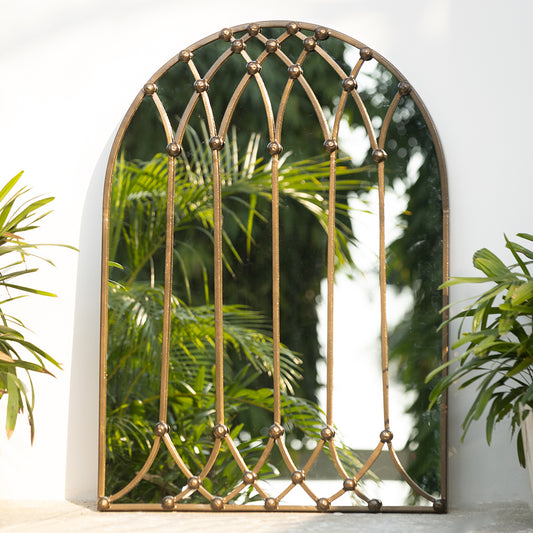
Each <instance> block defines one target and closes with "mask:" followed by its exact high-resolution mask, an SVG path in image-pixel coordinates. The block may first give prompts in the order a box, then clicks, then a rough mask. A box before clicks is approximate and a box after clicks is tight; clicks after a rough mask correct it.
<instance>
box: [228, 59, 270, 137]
mask: <svg viewBox="0 0 533 533" xmlns="http://www.w3.org/2000/svg"><path fill="white" fill-rule="evenodd" d="M241 55H242V56H243V57H244V58H245V59H246V60H247V61H248V62H250V61H251V58H250V56H249V55H248V54H246V53H245V52H243V53H242V54H241ZM267 56H268V53H267V52H266V51H265V52H262V53H261V55H260V56H259V57H258V58H257V62H258V63H259V64H262V63H263V61H264V60H265V58H266V57H267ZM251 78H254V79H255V81H256V83H257V86H258V88H259V91H260V93H261V98H262V99H263V105H264V108H265V113H266V119H267V125H268V135H269V139H270V140H271V141H273V140H274V111H273V110H272V103H271V101H270V97H269V96H268V91H267V89H266V86H265V82H264V80H263V78H262V77H261V74H260V73H259V72H258V73H256V74H245V75H244V76H243V77H242V79H241V81H240V82H239V85H238V86H237V87H236V88H235V91H233V94H232V95H231V98H230V101H229V102H228V105H227V107H226V111H225V112H224V116H223V117H222V122H221V123H220V128H219V135H220V137H221V138H222V139H225V137H226V135H227V132H228V128H229V125H230V122H231V119H232V118H233V114H234V113H235V108H236V107H237V103H238V101H239V99H240V98H241V96H242V93H243V92H244V89H246V87H247V85H248V83H249V82H250V80H251Z"/></svg>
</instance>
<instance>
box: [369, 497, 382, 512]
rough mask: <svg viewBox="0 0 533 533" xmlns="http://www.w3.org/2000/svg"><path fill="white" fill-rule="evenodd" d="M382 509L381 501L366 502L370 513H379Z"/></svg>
mask: <svg viewBox="0 0 533 533" xmlns="http://www.w3.org/2000/svg"><path fill="white" fill-rule="evenodd" d="M382 507H383V504H382V503H381V500H376V499H374V500H370V501H369V502H368V510H369V511H370V512H371V513H379V512H380V511H381V509H382Z"/></svg>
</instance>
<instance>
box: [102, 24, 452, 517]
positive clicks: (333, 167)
mask: <svg viewBox="0 0 533 533" xmlns="http://www.w3.org/2000/svg"><path fill="white" fill-rule="evenodd" d="M264 28H270V29H278V30H279V35H278V36H277V37H276V38H267V36H265V35H263V33H262V29H264ZM328 38H336V39H340V40H342V41H343V42H345V43H346V45H347V46H351V47H353V48H354V49H355V50H357V51H358V58H357V60H356V62H355V64H354V65H353V68H352V70H351V71H350V72H345V71H343V69H342V68H341V67H340V66H339V64H338V63H337V62H336V61H335V60H334V59H333V58H332V57H331V56H330V55H329V54H328V52H327V51H326V50H325V48H324V47H323V46H322V43H323V42H324V41H326V40H327V39H328ZM288 39H297V40H299V41H300V42H301V52H300V54H299V56H298V57H297V58H296V59H294V58H290V57H288V56H287V55H286V54H285V53H284V51H283V48H284V43H285V41H287V40H288ZM215 41H219V42H221V43H226V45H227V46H226V47H225V50H224V51H222V53H221V54H220V55H219V57H218V58H216V60H215V61H214V62H213V63H212V66H211V67H210V68H209V69H208V70H207V71H206V72H202V73H201V72H199V71H198V68H197V66H196V64H195V58H194V56H195V54H196V52H197V51H198V50H200V49H201V48H202V47H203V46H205V45H206V44H208V43H212V42H215ZM252 41H256V42H259V43H261V46H262V48H263V51H262V52H261V53H260V54H259V55H258V56H257V57H251V56H250V55H249V54H248V51H247V47H248V46H247V45H248V44H249V43H250V42H252ZM311 54H318V55H319V56H320V58H321V59H322V60H323V61H324V62H326V63H327V64H328V65H329V66H330V67H331V72H332V80H331V83H332V84H335V85H336V86H338V87H339V93H338V104H337V109H336V112H335V114H334V116H333V117H327V116H326V114H325V112H324V110H323V109H322V107H321V105H320V102H319V99H318V97H317V95H316V94H315V93H314V91H313V86H312V83H313V80H312V79H307V78H306V75H305V71H306V61H307V60H308V58H309V56H310V55H311ZM232 56H240V57H241V58H242V77H241V78H240V80H238V81H237V84H236V88H235V90H234V92H233V94H232V96H231V99H230V100H229V101H228V102H227V105H226V108H225V111H224V113H223V115H222V118H221V120H219V122H218V123H217V120H216V118H215V113H214V111H213V108H212V103H211V101H210V92H209V87H210V85H212V84H214V82H215V81H216V79H217V78H216V77H217V72H218V71H219V69H220V68H221V66H222V65H224V63H225V62H226V61H228V60H229V58H231V57H232ZM273 56H275V58H276V59H277V60H278V61H281V62H282V63H284V65H285V66H286V71H287V80H286V84H285V87H284V90H283V93H282V96H281V99H280V102H279V106H278V108H277V110H275V109H273V105H272V103H271V99H270V97H269V90H268V87H267V84H266V83H265V80H264V79H263V76H262V67H263V65H264V64H265V63H266V62H267V61H270V60H272V59H273ZM369 61H378V62H379V63H380V64H382V65H384V66H385V67H387V68H388V69H389V70H391V71H392V72H393V73H394V75H395V76H396V78H397V79H398V80H399V83H398V85H397V92H396V95H395V96H394V98H393V99H392V101H391V102H390V104H389V107H388V109H387V111H386V114H385V117H384V120H383V122H382V124H381V128H380V131H379V134H376V130H375V128H374V126H373V123H372V120H371V118H370V116H369V113H368V111H367V109H366V107H365V104H364V102H363V101H362V99H361V97H360V96H359V93H358V75H359V73H360V71H361V69H362V67H363V65H364V64H365V62H369ZM177 63H184V64H186V65H187V67H188V68H189V70H190V73H191V74H192V76H193V78H194V83H193V92H192V95H191V97H190V100H189V102H188V105H187V106H186V109H185V110H184V112H183V114H182V115H181V117H180V118H179V123H178V125H177V127H176V128H174V127H173V126H172V124H171V119H170V118H169V115H168V112H167V110H166V108H165V105H164V103H163V99H162V98H161V97H160V96H159V94H158V86H157V82H158V79H159V78H160V77H161V76H162V75H163V74H164V73H165V72H166V71H167V70H168V69H169V68H171V67H172V66H173V65H175V64H177ZM250 84H256V86H257V88H258V90H259V92H260V95H261V99H262V106H263V109H264V114H265V120H266V127H267V130H268V137H269V138H268V146H267V150H268V153H269V154H270V156H271V163H270V168H271V197H272V213H271V228H272V309H273V314H272V317H273V323H272V337H273V350H274V353H273V373H272V387H273V402H274V404H273V419H272V425H271V426H270V429H269V434H268V437H267V440H266V445H265V446H264V450H263V452H262V454H261V456H260V458H259V460H258V461H257V462H256V463H255V464H247V463H246V461H245V459H244V458H243V456H242V455H241V453H240V452H239V449H238V447H237V445H236V443H235V441H234V439H233V438H232V436H231V434H230V428H228V427H227V426H226V418H225V413H224V374H223V368H224V365H223V359H224V353H223V351H224V348H223V347H224V342H223V336H224V323H223V320H224V317H223V303H224V302H223V300H224V297H223V268H224V266H223V261H222V253H223V252H222V248H223V240H224V235H223V220H222V218H223V217H222V210H223V201H222V194H221V177H220V164H221V163H220V153H221V150H223V148H224V145H225V142H226V139H227V137H228V132H229V131H230V127H231V124H232V121H233V119H234V115H235V113H236V112H237V111H236V110H237V107H238V103H239V100H240V98H241V96H242V94H243V93H244V91H245V90H246V88H247V87H248V86H249V85H250ZM296 84H299V85H300V87H301V88H302V89H303V91H304V92H305V95H306V96H307V98H308V100H309V102H310V103H311V105H312V107H313V110H314V112H315V114H316V119H317V123H318V125H319V128H320V129H321V132H322V136H323V148H324V150H325V153H326V154H327V155H326V157H328V158H329V196H328V197H329V207H328V211H329V213H330V214H332V213H333V214H334V213H335V202H336V176H337V161H338V157H339V154H338V141H339V130H340V127H341V122H342V119H343V116H344V112H345V108H346V105H347V102H348V101H350V100H353V102H355V105H356V107H357V109H358V111H359V113H360V116H361V117H362V121H363V123H364V127H365V130H366V134H367V136H368V140H369V143H370V149H371V154H372V158H373V160H374V161H375V163H376V165H377V175H378V194H379V228H380V232H379V280H380V300H381V364H382V389H383V429H382V431H381V433H380V434H379V435H376V445H375V448H374V450H373V451H372V453H371V455H370V457H369V458H368V460H366V462H365V463H364V464H363V465H362V466H361V467H359V468H355V467H354V465H345V464H343V463H342V462H341V460H340V459H339V456H338V453H337V447H336V432H335V421H334V419H333V361H334V346H333V309H334V294H335V288H334V282H335V231H336V228H335V223H336V222H335V216H329V217H328V225H327V234H328V246H327V346H326V360H327V402H326V408H325V416H326V420H325V422H326V423H325V425H324V427H323V428H322V430H321V431H320V434H319V435H317V436H316V446H315V448H314V450H313V451H312V453H311V455H310V457H309V459H308V460H307V461H306V463H305V464H302V465H298V464H296V463H295V461H294V460H293V458H292V456H291V452H290V450H289V449H288V447H287V446H286V443H285V438H284V437H285V435H284V434H285V431H286V430H285V428H284V425H283V412H282V395H281V387H280V261H279V256H280V241H279V232H280V228H279V224H280V222H279V210H280V205H279V179H280V174H279V165H280V157H281V154H282V152H283V140H284V138H283V126H284V118H285V116H286V110H287V106H288V105H289V102H290V96H291V94H292V92H293V89H294V87H295V85H296ZM406 98H411V99H413V100H414V102H415V104H416V105H417V107H418V109H419V110H420V111H421V113H422V115H423V116H424V118H425V120H426V124H427V127H428V129H429V132H430V134H431V136H432V138H433V143H434V146H435V149H436V152H437V159H438V163H439V171H440V175H441V180H442V184H443V205H444V206H446V203H447V199H446V194H445V183H446V182H445V168H444V162H443V157H442V152H441V149H440V144H439V141H438V136H437V134H436V131H435V129H434V127H433V124H432V122H431V119H430V118H429V115H428V114H427V112H426V110H425V107H424V106H423V104H422V102H421V100H420V98H419V97H418V95H417V93H416V92H415V91H414V89H413V88H412V87H411V85H410V84H409V83H408V82H407V81H406V80H405V79H404V78H403V77H402V76H401V74H399V73H398V72H397V71H396V70H395V69H394V67H392V65H390V64H389V63H388V62H387V61H386V60H385V59H383V58H382V57H381V56H380V55H379V54H377V53H376V52H374V51H373V50H371V49H370V48H368V47H366V46H364V45H362V44H361V43H359V42H357V41H355V40H353V39H350V38H348V37H346V36H344V35H342V34H339V33H337V32H334V31H332V30H329V29H327V28H324V27H315V26H313V25H309V24H303V23H295V22H290V23H285V22H269V23H261V24H250V25H248V26H238V27H235V28H232V29H224V30H222V31H221V32H220V33H219V34H218V35H212V36H210V37H208V38H206V39H204V40H202V41H199V42H198V43H196V44H195V45H193V46H191V47H190V48H188V49H186V50H183V51H181V52H180V53H179V55H178V56H177V57H175V58H174V59H173V60H172V61H170V62H169V63H168V64H167V65H165V66H164V67H162V68H161V69H160V70H159V71H158V72H157V73H156V74H155V75H154V76H153V77H152V78H151V79H150V80H149V81H148V83H146V85H145V86H144V88H143V90H142V91H141V92H140V93H139V95H138V96H137V98H136V99H135V101H134V103H133V104H132V106H131V108H130V110H129V111H128V114H127V116H126V118H125V119H124V122H123V124H122V126H121V128H120V131H119V133H118V135H117V138H116V140H115V144H114V146H113V149H112V153H111V157H110V162H109V165H108V172H107V181H106V189H105V204H104V245H103V269H102V277H103V290H102V346H101V354H102V356H101V376H102V386H101V395H100V405H101V414H100V464H99V501H98V507H99V509H100V510H108V509H117V510H118V509H139V508H142V509H164V510H210V509H211V510H214V511H222V510H235V509H239V510H267V511H275V510H306V511H317V510H318V511H323V512H324V511H358V510H369V511H371V512H377V511H380V510H394V509H395V508H394V507H387V506H386V502H385V506H383V507H382V503H381V502H380V501H379V500H378V499H375V498H372V496H371V495H367V494H366V493H365V491H364V490H363V489H362V488H361V485H360V482H361V480H362V479H363V477H364V476H365V475H366V474H367V473H368V471H369V470H370V469H371V467H372V465H373V464H374V462H375V461H376V459H377V458H378V456H379V455H380V454H381V452H382V451H383V450H388V453H389V454H390V457H391V459H392V461H393V463H394V465H395V467H396V469H397V470H398V471H399V472H400V474H401V476H402V477H403V479H404V480H405V481H406V483H408V484H409V485H410V487H411V488H412V489H413V490H414V491H415V492H416V493H417V494H418V495H420V496H421V497H423V498H425V499H427V500H428V501H429V502H432V503H433V506H432V507H417V508H416V509H417V510H431V509H433V510H435V511H437V512H443V511H444V510H445V494H446V482H445V475H444V476H443V478H442V485H441V488H442V496H441V497H438V498H437V497H435V496H433V495H431V494H428V493H427V492H425V491H424V490H423V489H422V488H420V487H419V486H418V485H417V483H416V482H415V481H413V480H412V479H411V478H410V477H409V475H408V474H407V472H406V470H405V468H404V466H403V465H402V464H401V461H400V459H399V457H398V454H397V452H396V450H395V448H394V445H393V433H392V431H391V423H390V420H389V392H388V391H389V360H388V333H387V314H386V313H387V311H386V296H387V292H386V283H387V280H386V245H385V229H384V228H385V220H384V217H385V189H386V184H385V168H386V164H387V157H388V156H387V152H386V151H385V147H386V141H387V134H388V130H389V126H390V124H391V121H392V119H393V115H394V113H395V110H396V109H397V107H398V105H399V103H400V101H401V100H402V99H406ZM149 99H151V100H152V101H153V104H154V105H155V106H156V108H157V112H158V114H159V117H160V119H161V124H162V127H163V129H164V133H165V137H166V142H167V147H166V150H167V154H168V181H167V185H168V188H167V197H166V201H167V210H166V233H167V238H166V252H165V275H164V286H165V293H164V304H163V305H164V315H163V332H162V354H161V381H160V399H159V422H157V424H156V426H155V430H154V436H153V443H152V445H151V452H150V453H149V455H148V456H147V457H146V461H145V463H144V466H143V467H142V469H141V470H139V471H137V472H132V477H131V481H130V482H129V483H128V484H127V485H126V486H124V487H123V488H122V489H121V490H119V491H118V492H116V493H114V494H110V495H107V494H105V442H106V440H105V431H106V377H107V374H106V353H107V345H106V343H107V338H108V335H107V328H108V324H107V318H106V317H107V305H108V303H107V277H108V261H109V255H108V245H109V244H108V243H109V210H110V205H109V198H110V188H111V186H112V175H113V169H114V165H115V160H116V158H117V154H118V151H119V147H120V142H121V140H122V138H123V136H124V132H125V130H126V128H127V127H128V124H129V123H130V121H131V118H132V116H133V114H134V113H135V111H136V109H137V108H138V107H139V105H140V103H141V101H143V100H144V101H145V102H146V101H147V100H149ZM198 109H203V113H204V115H205V120H206V123H207V129H208V133H209V146H210V148H211V153H212V168H213V176H212V183H213V212H214V215H213V218H214V232H213V243H214V258H215V260H214V309H215V316H214V322H215V353H216V377H215V389H216V424H215V425H214V427H213V429H212V434H213V439H214V441H213V447H212V451H211V454H210V456H209V457H208V459H207V461H206V462H205V464H204V465H203V468H201V469H199V470H197V471H193V470H192V469H191V468H190V467H189V466H188V465H187V464H186V462H185V461H184V460H183V458H182V456H181V455H180V450H179V446H177V445H176V444H175V443H174V442H173V440H172V438H171V435H170V432H169V424H168V420H167V408H168V397H169V372H170V370H169V357H170V356H169V354H170V350H171V346H170V343H171V340H170V339H171V331H170V329H171V309H172V305H173V304H172V286H173V250H174V240H173V236H174V212H175V209H174V199H175V189H174V187H175V178H174V176H175V168H176V161H177V160H178V159H179V158H180V157H181V154H182V150H183V144H184V142H186V139H185V137H186V129H187V126H188V124H189V122H190V120H191V117H192V116H193V113H195V112H196V111H198ZM444 211H445V216H444V232H445V238H444V240H445V243H446V241H447V239H446V233H447V220H446V208H445V209H444ZM445 248H446V247H445ZM444 256H445V257H444V275H445V276H446V268H447V260H446V250H445V253H444ZM443 345H444V346H445V345H446V339H444V341H443ZM443 352H445V350H443ZM444 411H445V409H443V412H444ZM443 416H444V415H443ZM442 433H443V442H444V446H445V437H446V432H445V424H443V426H442ZM162 447H166V449H167V450H168V452H169V454H170V456H171V457H172V459H173V461H174V463H175V465H176V468H177V469H179V471H180V472H181V474H183V475H184V476H185V478H186V479H187V484H186V486H185V487H183V489H182V490H181V492H179V493H178V494H177V495H175V496H165V497H163V499H162V502H161V504H142V503H139V504H136V503H121V498H123V497H124V496H125V495H127V494H128V493H129V492H130V491H131V490H132V489H133V488H134V487H135V486H136V485H137V484H138V483H139V482H140V480H141V479H143V477H144V476H145V475H146V474H147V472H148V471H149V469H150V467H151V466H152V464H154V462H157V460H158V456H159V455H160V449H161V448H162ZM326 447H327V448H329V453H330V456H331V460H332V462H333V464H334V466H335V469H336V471H337V473H338V479H339V482H338V490H336V491H335V492H334V493H333V494H328V495H326V496H324V495H321V494H316V493H315V492H314V491H313V490H312V488H311V486H310V484H309V483H308V482H307V481H306V473H308V472H309V471H310V470H312V468H313V465H314V464H315V462H316V460H317V458H318V457H319V455H320V454H323V453H324V451H325V450H324V449H325V448H326ZM274 448H277V450H278V452H279V454H280V455H281V457H282V459H283V462H284V464H285V466H286V468H287V469H288V471H289V472H291V474H290V480H289V481H288V482H287V485H286V487H285V488H284V489H283V490H282V491H281V492H280V493H277V494H271V493H269V492H268V491H267V490H265V488H264V487H263V486H262V485H261V484H260V483H259V482H258V480H259V479H258V478H259V473H260V471H261V468H262V467H263V465H264V464H265V462H266V461H267V460H268V459H269V457H270V455H271V453H272V452H273V450H274ZM443 449H444V448H443ZM220 454H231V456H232V458H233V460H234V461H235V463H236V464H237V465H238V467H239V469H240V470H241V472H242V478H241V480H240V482H238V483H237V484H236V485H235V486H234V487H231V488H229V489H228V492H227V494H213V493H211V492H210V491H209V490H208V489H207V488H206V486H205V485H204V480H205V479H206V477H208V475H209V473H210V472H211V470H212V468H213V466H214V464H215V462H216V460H217V458H218V457H219V455H220ZM443 461H445V454H444V456H443ZM443 471H445V462H444V467H443ZM298 485H299V486H300V487H301V488H302V489H303V490H304V491H305V493H306V494H307V495H308V501H309V504H308V505H303V506H290V505H289V506H287V505H284V498H285V496H286V495H287V494H288V493H289V492H290V491H292V490H293V489H294V488H295V487H297V486H298ZM250 486H253V487H254V489H255V490H256V491H257V493H258V494H259V495H260V497H261V499H262V503H256V504H250V505H246V506H239V505H237V504H235V503H234V501H235V498H236V497H237V496H238V495H239V494H240V493H241V492H242V491H244V490H247V489H248V488H249V487H250ZM194 492H197V493H199V494H201V495H202V496H203V497H204V499H205V503H197V504H192V503H186V499H187V497H188V496H189V495H190V494H191V493H194ZM346 492H353V493H354V494H355V495H357V496H358V498H359V499H360V500H362V501H363V502H364V505H354V506H353V507H346V506H339V505H336V500H338V498H340V497H341V496H342V495H344V494H345V493H346Z"/></svg>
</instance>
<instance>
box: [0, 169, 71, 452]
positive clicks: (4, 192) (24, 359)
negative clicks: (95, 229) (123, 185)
mask: <svg viewBox="0 0 533 533" xmlns="http://www.w3.org/2000/svg"><path fill="white" fill-rule="evenodd" d="M21 177H22V172H20V173H19V174H17V175H16V176H15V177H13V178H12V179H11V180H9V181H8V182H7V183H6V184H5V185H4V187H3V188H2V189H1V190H0V258H1V260H2V264H1V266H0V290H1V291H2V296H1V297H0V306H1V308H0V400H2V398H3V397H4V396H6V397H7V405H6V434H7V437H8V438H10V437H11V435H12V434H13V432H14V430H15V425H16V422H17V418H18V416H19V414H21V413H22V412H23V411H24V410H26V415H27V417H28V423H29V426H30V432H31V433H30V435H31V442H32V443H33V439H34V435H35V423H34V418H33V409H34V406H35V393H34V389H33V382H32V374H33V373H38V374H48V375H51V376H52V375H53V374H52V373H51V372H50V370H49V366H55V367H56V368H61V367H60V365H59V363H57V361H55V359H53V358H52V357H51V356H50V355H48V354H47V353H45V352H44V351H43V350H41V349H40V348H39V347H37V346H36V345H35V344H33V343H32V342H29V341H28V340H26V339H25V337H24V334H23V330H24V329H25V326H24V324H23V322H22V321H21V320H20V319H18V318H16V317H14V316H12V315H9V314H7V313H6V312H5V311H4V309H5V306H6V305H8V304H9V303H10V302H13V301H14V300H17V299H19V298H22V297H24V296H28V295H29V294H39V295H43V296H54V295H53V294H51V293H49V292H45V291H42V290H38V289H35V288H33V287H30V286H28V285H26V284H25V282H24V281H22V282H21V281H19V280H20V279H21V278H23V279H24V280H25V279H26V278H27V277H28V275H29V274H31V273H33V272H36V271H37V270H38V268H37V267H35V266H30V264H36V262H38V261H44V262H46V263H49V264H52V263H51V261H49V260H48V259H45V258H43V257H42V256H40V255H37V253H36V250H37V248H38V245H36V244H32V243H29V242H27V241H25V240H24V238H23V236H22V235H23V234H24V233H25V232H28V231H30V230H32V229H34V228H36V227H37V222H39V221H40V220H41V219H43V218H44V217H45V216H46V215H48V214H49V212H46V211H45V212H43V208H44V207H45V206H46V205H47V204H49V203H50V202H51V201H52V200H53V198H51V197H46V198H31V199H26V196H27V193H28V192H29V189H28V188H27V187H22V188H20V189H18V190H16V189H15V188H16V186H17V183H18V182H19V180H20V178H21ZM48 364H49V365H48ZM20 372H22V373H23V374H25V376H26V381H27V384H25V383H24V380H23V379H21V377H20ZM28 386H29V390H28Z"/></svg>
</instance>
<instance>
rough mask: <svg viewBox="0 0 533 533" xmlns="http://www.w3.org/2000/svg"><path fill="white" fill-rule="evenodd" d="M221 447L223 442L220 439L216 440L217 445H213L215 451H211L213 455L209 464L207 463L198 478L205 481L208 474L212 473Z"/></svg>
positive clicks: (208, 461)
mask: <svg viewBox="0 0 533 533" xmlns="http://www.w3.org/2000/svg"><path fill="white" fill-rule="evenodd" d="M221 447H222V441H221V440H220V439H216V440H215V444H214V445H213V449H212V450H211V455H210V456H209V459H208V460H207V463H205V466H204V469H203V470H202V471H201V472H200V474H198V477H199V478H200V479H205V478H206V477H207V474H209V472H211V469H212V468H213V466H214V464H215V461H216V460H217V457H218V453H219V452H220V448H221Z"/></svg>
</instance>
